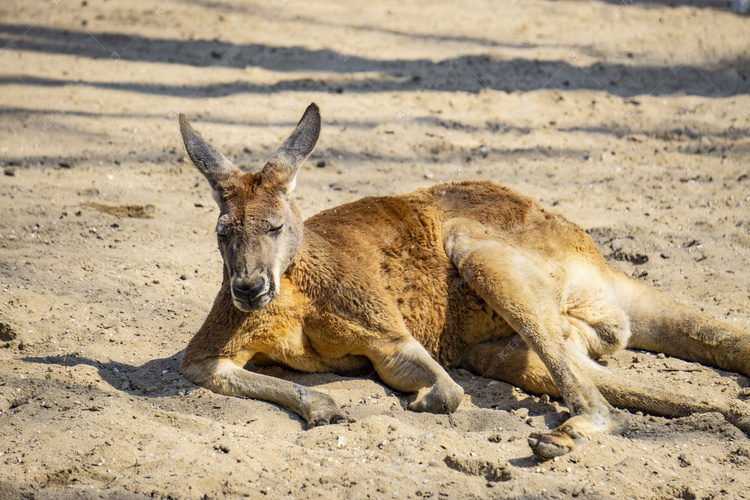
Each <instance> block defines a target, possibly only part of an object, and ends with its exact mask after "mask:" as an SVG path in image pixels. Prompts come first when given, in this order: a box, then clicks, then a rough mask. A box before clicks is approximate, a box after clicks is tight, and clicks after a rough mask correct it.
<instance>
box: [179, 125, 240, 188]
mask: <svg viewBox="0 0 750 500" xmlns="http://www.w3.org/2000/svg"><path fill="white" fill-rule="evenodd" d="M180 133H181V134H182V140H183V141H184V142H185V149H186V150H187V154H188V156H190V159H191V160H193V163H195V166H196V167H198V170H200V171H201V173H202V174H203V175H205V176H206V179H208V182H209V184H211V187H212V188H213V189H214V191H216V190H217V189H218V185H219V182H220V181H221V180H222V179H226V178H227V177H229V176H230V175H232V174H234V173H236V172H240V169H239V168H237V167H236V166H235V165H234V164H233V163H232V162H231V161H229V160H228V159H227V157H226V156H224V155H223V154H222V153H221V152H220V151H219V150H217V149H216V148H215V147H213V146H212V145H210V144H209V143H208V142H206V140H205V139H203V137H201V136H200V134H198V132H196V131H195V130H193V127H191V126H190V123H188V121H187V118H185V115H183V114H182V113H180Z"/></svg>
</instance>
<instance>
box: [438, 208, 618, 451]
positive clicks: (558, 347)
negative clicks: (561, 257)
mask: <svg viewBox="0 0 750 500" xmlns="http://www.w3.org/2000/svg"><path fill="white" fill-rule="evenodd" d="M443 244H444V247H445V250H446V253H447V255H448V257H449V258H450V260H451V262H452V263H453V264H454V265H455V266H456V267H457V268H458V270H459V272H460V273H461V276H462V277H463V278H464V279H465V280H467V282H468V283H469V284H470V286H471V287H472V289H473V290H474V291H475V292H476V293H477V294H478V295H479V296H480V297H482V299H484V300H485V301H486V302H487V303H488V304H489V305H490V306H491V307H492V308H493V309H494V310H495V311H496V312H497V313H498V314H500V315H501V316H502V317H503V319H505V321H506V322H507V323H508V324H509V325H510V326H511V328H513V329H514V330H515V331H516V332H517V333H518V334H519V335H520V336H521V338H522V339H523V340H524V341H525V342H526V344H528V346H529V347H531V349H532V350H533V351H534V353H535V354H536V355H537V356H538V357H539V359H540V360H541V361H542V362H543V364H544V366H545V367H546V368H547V370H548V371H549V375H550V378H551V379H552V381H553V382H554V385H555V387H556V388H557V390H558V391H559V394H560V396H562V398H563V400H564V401H565V403H566V405H567V406H568V408H569V409H570V412H571V415H572V417H571V418H570V419H569V420H568V421H566V422H565V423H564V424H563V425H561V426H560V427H558V428H557V429H555V430H554V431H552V432H549V433H546V434H537V435H533V436H531V437H530V438H529V444H530V445H531V447H532V449H533V451H534V453H535V454H536V455H537V456H539V457H541V458H545V459H547V458H552V457H554V456H558V455H562V454H564V453H567V452H568V451H570V450H571V449H573V448H574V446H575V444H576V443H577V442H583V441H586V440H588V439H589V438H590V436H591V435H592V434H595V433H597V432H618V431H621V430H623V428H624V427H625V426H626V424H625V422H624V420H623V419H621V418H619V416H617V415H616V413H615V411H614V409H613V408H612V407H611V406H610V405H609V403H608V402H607V401H606V400H605V398H604V397H603V396H602V394H601V393H600V392H599V390H598V389H597V387H596V385H595V383H594V382H593V381H592V380H590V379H589V378H588V375H587V371H586V369H585V365H586V364H587V363H591V360H590V359H588V358H587V356H586V355H585V354H584V353H583V352H581V351H580V350H579V349H578V347H577V345H576V343H575V342H574V341H571V342H569V341H567V340H566V334H565V331H564V329H565V325H570V320H569V319H568V318H567V317H565V316H563V314H562V310H563V307H562V305H561V303H560V300H561V297H562V295H563V293H562V290H560V286H559V281H558V279H557V278H556V277H555V274H556V270H555V269H553V268H552V267H550V264H549V263H548V260H547V259H546V258H545V257H542V256H540V255H538V254H534V253H533V252H529V251H526V250H523V249H519V248H517V247H515V246H514V245H513V244H511V243H510V242H508V241H505V240H504V239H503V237H502V235H500V234H498V233H497V232H495V231H493V230H492V229H490V228H487V227H485V226H483V225H482V224H480V223H478V222H476V221H472V220H468V219H452V220H450V221H448V222H447V223H446V225H445V228H444V235H443ZM563 254H564V252H563Z"/></svg>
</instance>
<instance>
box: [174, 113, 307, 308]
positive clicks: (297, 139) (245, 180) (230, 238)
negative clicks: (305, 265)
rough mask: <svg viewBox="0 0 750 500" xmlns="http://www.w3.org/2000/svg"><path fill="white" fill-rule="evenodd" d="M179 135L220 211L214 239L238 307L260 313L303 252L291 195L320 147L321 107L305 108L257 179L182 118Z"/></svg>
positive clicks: (299, 219) (298, 223) (299, 217)
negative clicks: (315, 149) (294, 126)
mask: <svg viewBox="0 0 750 500" xmlns="http://www.w3.org/2000/svg"><path fill="white" fill-rule="evenodd" d="M180 132H181V133H182V139H183V140H184V141H185V149H187V152H188V155H189V156H190V159H191V160H193V163H195V166H196V167H198V170H200V171H201V172H202V173H203V175H205V176H206V179H208V182H209V184H210V185H211V188H212V190H213V195H214V199H215V200H216V203H218V205H219V210H220V213H219V221H218V222H217V224H216V235H217V237H218V240H219V249H220V250H221V256H222V257H223V259H224V265H225V266H226V270H227V272H228V274H229V278H230V288H231V291H232V300H233V302H234V305H235V306H236V307H237V308H239V309H241V310H242V311H253V310H258V309H262V308H264V307H266V306H267V305H268V304H269V303H270V302H271V301H272V300H273V298H274V297H275V296H276V294H277V293H278V292H279V279H280V278H281V275H282V274H284V271H286V269H287V267H288V266H289V264H290V263H291V262H292V261H293V260H294V258H295V256H296V255H297V253H298V252H299V249H300V247H301V246H302V227H303V224H302V217H301V216H300V213H299V210H298V209H297V207H296V206H295V204H294V202H293V201H292V200H291V198H290V194H291V192H292V190H293V189H294V184H295V180H296V177H297V172H298V171H299V168H300V167H301V166H302V163H303V162H304V161H305V159H307V157H308V156H309V155H310V153H311V152H312V150H313V148H314V147H315V143H316V142H317V141H318V135H319V134H320V111H319V110H318V106H316V105H315V104H311V105H310V106H309V107H308V108H307V110H306V111H305V114H304V115H303V116H302V119H301V120H300V122H299V123H298V124H297V128H296V129H295V130H294V132H292V135H290V136H289V138H288V139H287V140H286V141H284V143H283V144H282V145H281V147H280V148H279V149H278V151H276V153H274V155H273V156H271V158H270V159H269V160H268V162H267V163H266V164H265V166H264V167H263V169H262V170H261V171H260V172H258V173H243V172H242V171H240V169H239V168H237V167H236V166H235V165H234V164H233V163H232V162H230V161H229V160H228V159H227V158H226V157H225V156H224V155H223V154H222V153H221V152H219V151H218V150H217V149H216V148H214V147H213V146H211V145H210V144H209V143H208V142H206V141H205V140H204V139H203V138H202V137H201V136H200V135H198V133H197V132H195V130H193V128H192V127H191V126H190V124H189V123H188V121H187V119H186V118H185V116H184V115H180Z"/></svg>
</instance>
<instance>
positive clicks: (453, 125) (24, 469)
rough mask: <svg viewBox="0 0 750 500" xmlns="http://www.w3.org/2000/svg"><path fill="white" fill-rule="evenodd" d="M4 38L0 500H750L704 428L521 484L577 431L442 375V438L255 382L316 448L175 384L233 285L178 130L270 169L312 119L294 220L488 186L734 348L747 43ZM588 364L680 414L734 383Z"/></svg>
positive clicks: (524, 17)
mask: <svg viewBox="0 0 750 500" xmlns="http://www.w3.org/2000/svg"><path fill="white" fill-rule="evenodd" d="M0 19H2V21H0V47H1V48H0V79H1V80H0V85H1V88H2V92H0V162H2V163H1V164H2V169H1V170H0V173H2V174H4V175H0V289H1V290H2V292H1V293H2V301H0V347H1V348H0V464H2V469H1V470H2V474H1V475H0V497H2V498H89V497H93V498H100V497H104V498H141V497H148V496H152V497H160V498H161V497H169V498H203V497H207V498H216V497H224V496H226V497H242V496H248V497H250V498H268V497H271V498H278V497H285V496H289V497H295V498H331V497H338V498H368V497H369V498H490V497H520V498H532V497H534V498H547V497H558V498H568V497H572V496H575V497H577V498H602V497H613V498H627V497H632V498H652V497H653V498H682V499H692V498H748V497H750V487H749V485H750V440H749V439H748V437H747V436H746V435H744V434H742V433H741V432H740V431H739V430H737V429H736V428H734V427H733V426H731V425H729V424H727V423H726V422H725V421H724V420H723V418H721V416H719V415H713V414H711V415H700V416H692V417H688V418H678V419H666V418H657V417H650V416H643V415H636V414H632V415H629V419H630V422H631V424H632V431H631V432H630V433H629V434H628V435H626V436H600V437H598V438H597V439H595V440H594V441H593V442H591V443H590V444H589V445H588V446H586V447H585V448H582V449H580V450H578V451H576V452H574V453H571V454H569V455H567V456H565V457H563V458H561V459H559V460H557V461H553V462H547V463H541V462H538V461H537V460H535V459H533V458H532V457H531V456H530V452H529V448H528V446H527V444H526V439H525V438H526V436H527V435H528V434H530V433H531V432H533V431H535V430H539V429H542V428H546V427H548V426H554V425H556V424H557V423H559V422H561V421H562V420H563V419H564V418H565V416H566V410H565V408H564V407H563V406H562V405H561V404H560V403H559V402H557V401H554V400H553V401H550V400H549V398H538V397H534V396H530V395H528V394H525V393H524V392H522V391H520V390H518V389H515V388H513V387H511V386H508V385H507V384H504V383H501V382H495V381H489V380H486V379H480V378H477V377H474V376H472V375H470V374H468V373H466V372H463V371H461V370H458V371H452V372H451V374H452V376H454V377H455V379H456V380H457V381H458V382H459V383H460V384H461V385H463V387H464V388H465V389H466V393H467V396H466V398H465V401H464V402H463V404H462V405H461V407H460V409H459V411H458V412H456V413H455V414H453V415H451V416H437V415H425V414H415V413H411V412H409V411H406V410H405V406H406V404H407V403H408V401H409V400H410V398H411V396H410V395H407V394H400V393H396V392H394V391H392V390H391V389H389V388H388V387H386V386H384V385H383V384H381V383H380V382H379V381H378V380H377V379H375V378H371V379H368V378H344V377H339V376H334V375H329V374H299V373H292V372H289V371H285V370H283V369H280V368H271V369H265V370H264V371H265V372H266V373H270V374H273V375H275V376H279V377H283V378H288V379H292V380H295V381H297V382H300V383H305V384H310V385H314V386H317V387H319V388H321V389H323V390H325V391H328V392H329V393H330V394H332V395H333V396H334V397H335V399H336V400H337V401H338V402H339V403H340V404H341V405H343V407H344V408H345V410H346V412H347V413H348V414H349V415H350V416H351V417H352V418H354V419H356V422H354V423H351V424H347V425H336V426H329V427H322V428H315V429H312V430H310V431H305V430H304V425H303V422H302V421H301V420H300V419H299V418H297V417H296V416H295V415H293V414H290V413H289V412H287V411H284V410H282V409H280V408H278V407H276V406H274V405H271V404H268V403H264V402H259V401H251V400H241V399H235V398H228V397H223V396H219V395H215V394H212V393H209V392H208V391H206V390H203V389H199V388H197V387H195V386H193V385H192V384H191V383H189V382H187V381H186V380H184V379H183V378H181V376H180V375H179V373H178V365H179V359H180V356H181V352H182V350H183V349H184V348H185V346H186V344H187V342H188V341H189V339H190V337H191V335H192V334H193V333H194V332H195V331H196V330H197V328H198V327H199V326H200V325H201V322H202V321H203V318H204V317H205V316H206V313H207V311H208V309H209V307H210V305H211V302H212V300H213V298H214V295H215V294H216V292H217V290H218V287H219V281H220V272H221V261H220V257H219V254H218V252H217V250H216V242H215V236H214V234H213V227H214V223H215V217H216V215H217V214H216V209H215V206H214V204H213V201H212V200H211V197H210V194H209V192H208V188H207V186H206V183H205V182H204V180H203V179H202V177H201V176H200V174H199V173H198V172H197V171H196V170H195V169H194V168H193V167H192V166H191V165H190V164H189V163H188V162H187V161H186V160H185V155H184V153H183V148H182V144H181V142H180V137H179V134H178V128H177V123H176V119H175V117H176V113H179V112H184V113H186V114H187V115H188V116H189V117H190V118H191V120H192V122H193V124H194V126H195V127H196V128H197V129H199V130H200V131H201V132H202V133H203V134H204V136H205V137H207V138H209V139H210V140H212V141H214V143H215V144H216V145H217V146H219V147H220V148H221V149H223V150H224V151H225V152H226V153H227V154H228V155H229V156H230V157H231V158H233V159H234V160H235V161H236V162H237V163H238V164H240V165H242V166H244V167H246V168H258V167H259V166H260V165H261V164H262V161H263V160H264V158H266V157H267V156H268V155H269V154H270V153H271V152H272V151H273V149H274V148H275V147H276V146H277V145H278V144H279V143H280V141H281V140H282V139H283V138H284V137H285V136H286V134H288V132H289V131H290V130H291V128H292V127H293V125H294V124H295V123H296V121H297V119H298V118H299V116H300V115H301V113H302V111H303V110H304V108H305V106H306V105H307V104H308V103H310V102H312V101H315V102H317V103H318V104H319V105H320V106H321V109H322V111H323V117H324V129H323V133H322V136H321V139H320V142H319V143H318V147H317V150H316V152H315V153H314V154H313V156H312V158H311V159H310V160H309V161H308V162H307V164H306V165H305V166H304V168H303V171H302V172H301V173H300V176H299V180H298V188H297V200H298V203H299V206H300V208H301V210H302V211H303V213H304V214H305V215H306V216H309V215H311V214H313V213H315V212H317V211H319V210H321V209H323V208H326V207H330V206H333V205H336V204H339V203H342V202H346V201H349V200H353V199H356V198H358V197H361V196H366V195H380V194H389V193H397V192H405V191H409V190H412V189H414V188H417V187H422V186H427V185H430V184H433V183H436V182H442V181H453V180H462V179H493V180H496V181H498V182H500V183H503V184H506V185H508V186H511V187H514V188H516V189H518V190H520V191H522V192H524V193H527V194H529V195H532V196H534V197H536V198H538V199H539V200H541V202H542V203H543V204H544V205H545V206H546V207H548V208H550V209H553V210H555V211H557V212H560V213H562V214H564V215H565V216H567V217H568V218H570V219H572V220H574V221H576V222H578V223H579V224H580V225H581V226H582V227H584V228H585V229H587V230H588V231H589V232H590V233H591V234H592V236H593V237H594V239H595V240H596V242H597V244H598V245H599V246H600V248H601V251H602V252H603V253H604V254H605V255H606V256H607V258H608V260H609V261H610V262H611V263H612V265H613V266H615V267H617V268H620V269H622V270H624V271H625V272H627V273H629V274H633V275H635V276H637V277H639V278H640V279H642V280H644V281H646V282H648V283H652V284H653V285H655V286H657V287H659V288H661V289H663V290H667V291H668V292H669V293H670V294H671V295H672V296H674V297H676V298H678V299H679V300H682V301H684V302H686V303H689V304H692V305H693V306H695V307H699V308H701V309H703V310H704V311H705V312H706V313H708V314H710V315H712V316H714V317H717V318H723V319H724V320H726V321H728V322H731V323H733V324H735V325H737V326H739V327H741V328H744V329H745V330H750V313H749V312H748V304H750V285H749V284H750V236H749V234H748V233H749V232H750V96H748V92H750V82H749V81H748V77H749V76H750V56H749V52H748V43H747V42H748V38H747V35H748V32H749V31H750V18H748V17H741V16H736V15H733V14H731V13H730V12H728V10H727V7H726V4H725V3H724V2H720V1H711V2H697V1H688V0H665V1H664V2H662V1H658V0H655V1H638V0H636V1H632V0H627V1H623V2H622V3H619V2H617V1H615V0H613V1H583V0H582V1H560V2H551V1H543V0H512V1H507V0H502V1H481V0H470V1H466V2H455V3H448V2H444V3H440V4H437V3H433V2H428V1H419V2H405V1H404V2H402V1H400V0H396V1H392V2H383V3H381V2H364V1H359V0H357V1H350V2H335V1H319V2H302V1H296V0H295V1H291V2H290V1H278V0H272V1H266V2H251V1H240V0H234V1H230V0H211V1H198V0H194V1H182V0H163V1H159V0H132V1H129V2H124V1H120V2H118V1H114V0H109V1H107V0H83V1H81V0H75V1H69V0H62V1H57V0H56V1H52V2H51V1H42V0H24V1H21V0H5V1H3V2H2V3H1V4H0ZM605 361H606V364H607V365H608V366H609V368H610V369H613V370H616V371H617V372H618V373H621V374H622V376H623V377H627V378H632V379H634V380H635V379H637V380H645V381H647V382H649V383H654V384H669V386H671V387H673V388H674V390H675V391H680V392H684V393H689V394H694V395H695V397H696V398H699V399H721V400H724V399H736V398H738V396H741V390H742V389H743V388H747V387H748V385H749V384H750V381H749V380H748V378H746V377H743V376H739V375H737V374H733V373H728V372H723V371H720V370H715V369H711V368H707V367H703V366H700V365H696V364H692V363H687V362H683V361H681V360H677V359H671V358H664V357H663V356H661V357H660V356H656V355H653V354H649V353H641V352H623V353H621V354H619V355H618V356H615V357H613V358H609V359H607V360H605ZM745 394H747V390H746V392H745Z"/></svg>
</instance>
